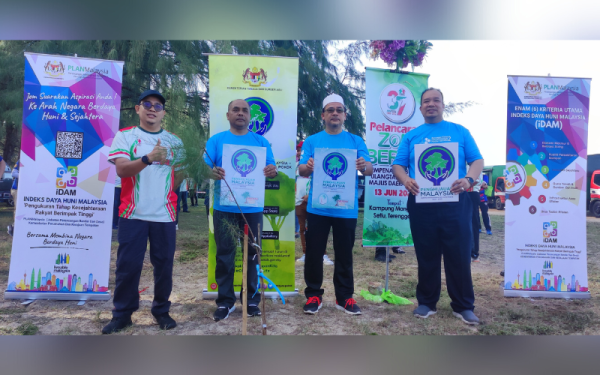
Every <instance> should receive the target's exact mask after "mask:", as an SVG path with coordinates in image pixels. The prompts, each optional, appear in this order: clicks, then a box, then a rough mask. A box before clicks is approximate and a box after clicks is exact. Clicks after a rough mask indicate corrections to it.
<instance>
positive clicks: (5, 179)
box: [0, 163, 15, 207]
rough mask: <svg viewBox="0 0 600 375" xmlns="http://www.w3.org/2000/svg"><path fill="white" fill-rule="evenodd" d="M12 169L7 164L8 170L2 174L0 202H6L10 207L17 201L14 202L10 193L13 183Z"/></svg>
mask: <svg viewBox="0 0 600 375" xmlns="http://www.w3.org/2000/svg"><path fill="white" fill-rule="evenodd" d="M11 174H12V169H11V168H10V167H9V166H8V163H7V165H6V170H5V171H4V173H3V174H2V180H1V181H0V202H6V204H7V205H8V206H9V207H13V206H14V205H15V202H13V198H12V195H10V188H11V187H12V184H13V178H12V175H11Z"/></svg>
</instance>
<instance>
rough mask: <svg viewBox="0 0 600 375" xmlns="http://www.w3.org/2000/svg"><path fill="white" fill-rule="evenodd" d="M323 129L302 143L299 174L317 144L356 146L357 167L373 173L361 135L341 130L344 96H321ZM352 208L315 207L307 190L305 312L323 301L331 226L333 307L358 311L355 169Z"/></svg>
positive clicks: (309, 167) (309, 166) (308, 171)
mask: <svg viewBox="0 0 600 375" xmlns="http://www.w3.org/2000/svg"><path fill="white" fill-rule="evenodd" d="M321 118H322V119H323V124H324V125H325V130H323V131H321V132H319V133H317V134H314V135H311V136H310V137H308V138H306V140H305V141H304V144H303V145H302V156H301V158H300V166H299V174H300V175H301V176H307V177H308V176H311V177H312V174H313V171H314V168H315V164H314V160H313V157H314V155H315V150H316V149H319V148H346V149H351V150H356V154H357V155H356V171H361V172H362V174H363V175H365V176H370V175H371V174H373V166H372V165H371V163H370V162H368V161H367V160H370V159H369V151H368V150H367V146H366V145H365V142H364V141H363V139H362V138H361V137H359V136H357V135H354V134H350V133H348V132H346V131H344V130H342V125H343V124H344V120H346V107H345V106H344V99H343V98H342V97H341V96H339V95H337V94H331V95H329V96H327V97H326V98H325V99H324V100H323V111H322V113H321ZM354 175H355V182H354V206H353V207H354V208H353V209H347V208H346V209H343V208H342V209H340V208H336V209H333V208H327V209H326V208H316V207H313V205H312V194H313V185H314V184H311V186H310V190H309V194H308V206H307V211H308V223H309V226H308V230H307V232H306V237H307V238H306V255H305V263H304V281H305V282H306V289H305V290H304V294H305V295H306V298H307V299H308V301H307V302H306V304H305V305H304V312H305V313H307V314H316V313H317V312H318V311H319V309H320V308H321V305H322V303H323V293H324V290H323V289H322V288H321V286H322V284H323V253H324V252H325V248H326V247H327V238H328V237H329V230H330V229H331V228H333V250H334V255H335V266H334V271H333V286H334V289H335V299H336V305H335V306H336V308H338V309H340V310H343V311H345V312H346V313H348V314H352V315H358V314H360V313H361V312H360V308H359V307H358V305H357V304H356V301H355V300H354V298H353V297H352V295H353V294H354V276H353V271H352V248H353V247H354V234H355V230H356V222H357V218H358V173H357V172H354Z"/></svg>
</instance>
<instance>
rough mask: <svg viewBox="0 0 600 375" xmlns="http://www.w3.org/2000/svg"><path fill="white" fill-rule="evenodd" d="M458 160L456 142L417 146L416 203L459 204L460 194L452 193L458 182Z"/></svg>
mask: <svg viewBox="0 0 600 375" xmlns="http://www.w3.org/2000/svg"><path fill="white" fill-rule="evenodd" d="M457 160H458V143H456V142H448V143H438V144H435V143H427V144H420V145H415V181H417V184H418V185H419V195H417V196H416V197H415V202H416V203H438V202H458V194H454V193H452V192H451V191H450V189H451V188H452V183H453V182H454V181H456V180H458V165H456V161H457Z"/></svg>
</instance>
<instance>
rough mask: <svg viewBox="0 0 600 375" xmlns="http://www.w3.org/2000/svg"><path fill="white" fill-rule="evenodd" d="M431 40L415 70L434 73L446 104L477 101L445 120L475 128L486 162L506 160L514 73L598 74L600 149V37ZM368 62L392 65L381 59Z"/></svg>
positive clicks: (592, 139) (594, 148) (596, 148)
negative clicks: (431, 45) (534, 39)
mask: <svg viewBox="0 0 600 375" xmlns="http://www.w3.org/2000/svg"><path fill="white" fill-rule="evenodd" d="M430 42H431V43H433V48H432V49H431V50H430V51H429V52H428V54H427V57H426V60H425V62H424V63H423V66H422V67H417V68H415V73H427V74H430V77H429V86H430V87H436V88H439V89H441V90H442V92H443V93H444V101H445V102H446V103H448V102H466V101H469V100H472V101H475V102H477V105H474V106H472V107H468V108H466V109H465V110H464V111H463V113H460V112H459V113H457V114H454V115H452V116H448V117H446V118H445V119H446V120H448V121H452V122H455V123H458V124H461V125H463V126H465V127H466V128H467V129H469V131H470V132H471V134H472V135H473V137H474V138H475V141H476V142H477V145H478V146H479V150H480V152H481V154H482V156H483V158H484V161H485V165H486V166H487V165H503V164H505V163H506V105H507V96H508V79H507V76H508V75H530V76H548V74H550V75H551V76H554V77H571V78H592V82H591V88H590V115H589V122H588V155H589V154H599V153H600V142H599V140H600V114H599V113H600V96H598V95H594V94H595V87H594V86H595V85H596V84H598V85H600V41H449V40H442V41H436V40H431V41H430ZM363 63H364V65H365V66H367V67H375V68H388V66H387V65H386V64H385V63H384V62H383V61H381V60H377V61H374V60H371V59H369V58H364V59H363ZM407 69H410V67H409V68H407ZM598 90H600V86H599V88H598Z"/></svg>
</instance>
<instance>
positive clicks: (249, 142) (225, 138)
mask: <svg viewBox="0 0 600 375" xmlns="http://www.w3.org/2000/svg"><path fill="white" fill-rule="evenodd" d="M225 144H229V145H243V146H257V147H266V148H267V165H275V158H274V157H273V151H271V145H270V144H269V141H267V139H266V138H265V137H263V136H262V135H258V134H256V133H252V132H250V131H249V132H248V133H246V134H245V135H235V134H233V133H232V132H230V131H229V130H225V131H224V132H221V133H217V134H215V135H213V136H212V137H210V138H209V140H208V142H206V152H207V153H208V155H210V158H211V159H212V160H213V161H214V162H215V163H216V165H217V167H223V163H222V159H223V145H225ZM204 162H206V164H208V166H209V167H211V168H212V167H213V164H212V163H211V161H210V159H209V158H208V156H206V155H204ZM265 178H266V177H265ZM223 188H224V189H227V185H225V186H223ZM214 194H215V200H214V206H213V208H214V209H215V210H218V211H223V212H240V210H239V209H238V208H237V206H221V202H220V201H219V198H218V197H220V196H221V181H220V180H219V181H215V192H214ZM241 209H242V212H243V213H255V212H263V208H262V207H241Z"/></svg>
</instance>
